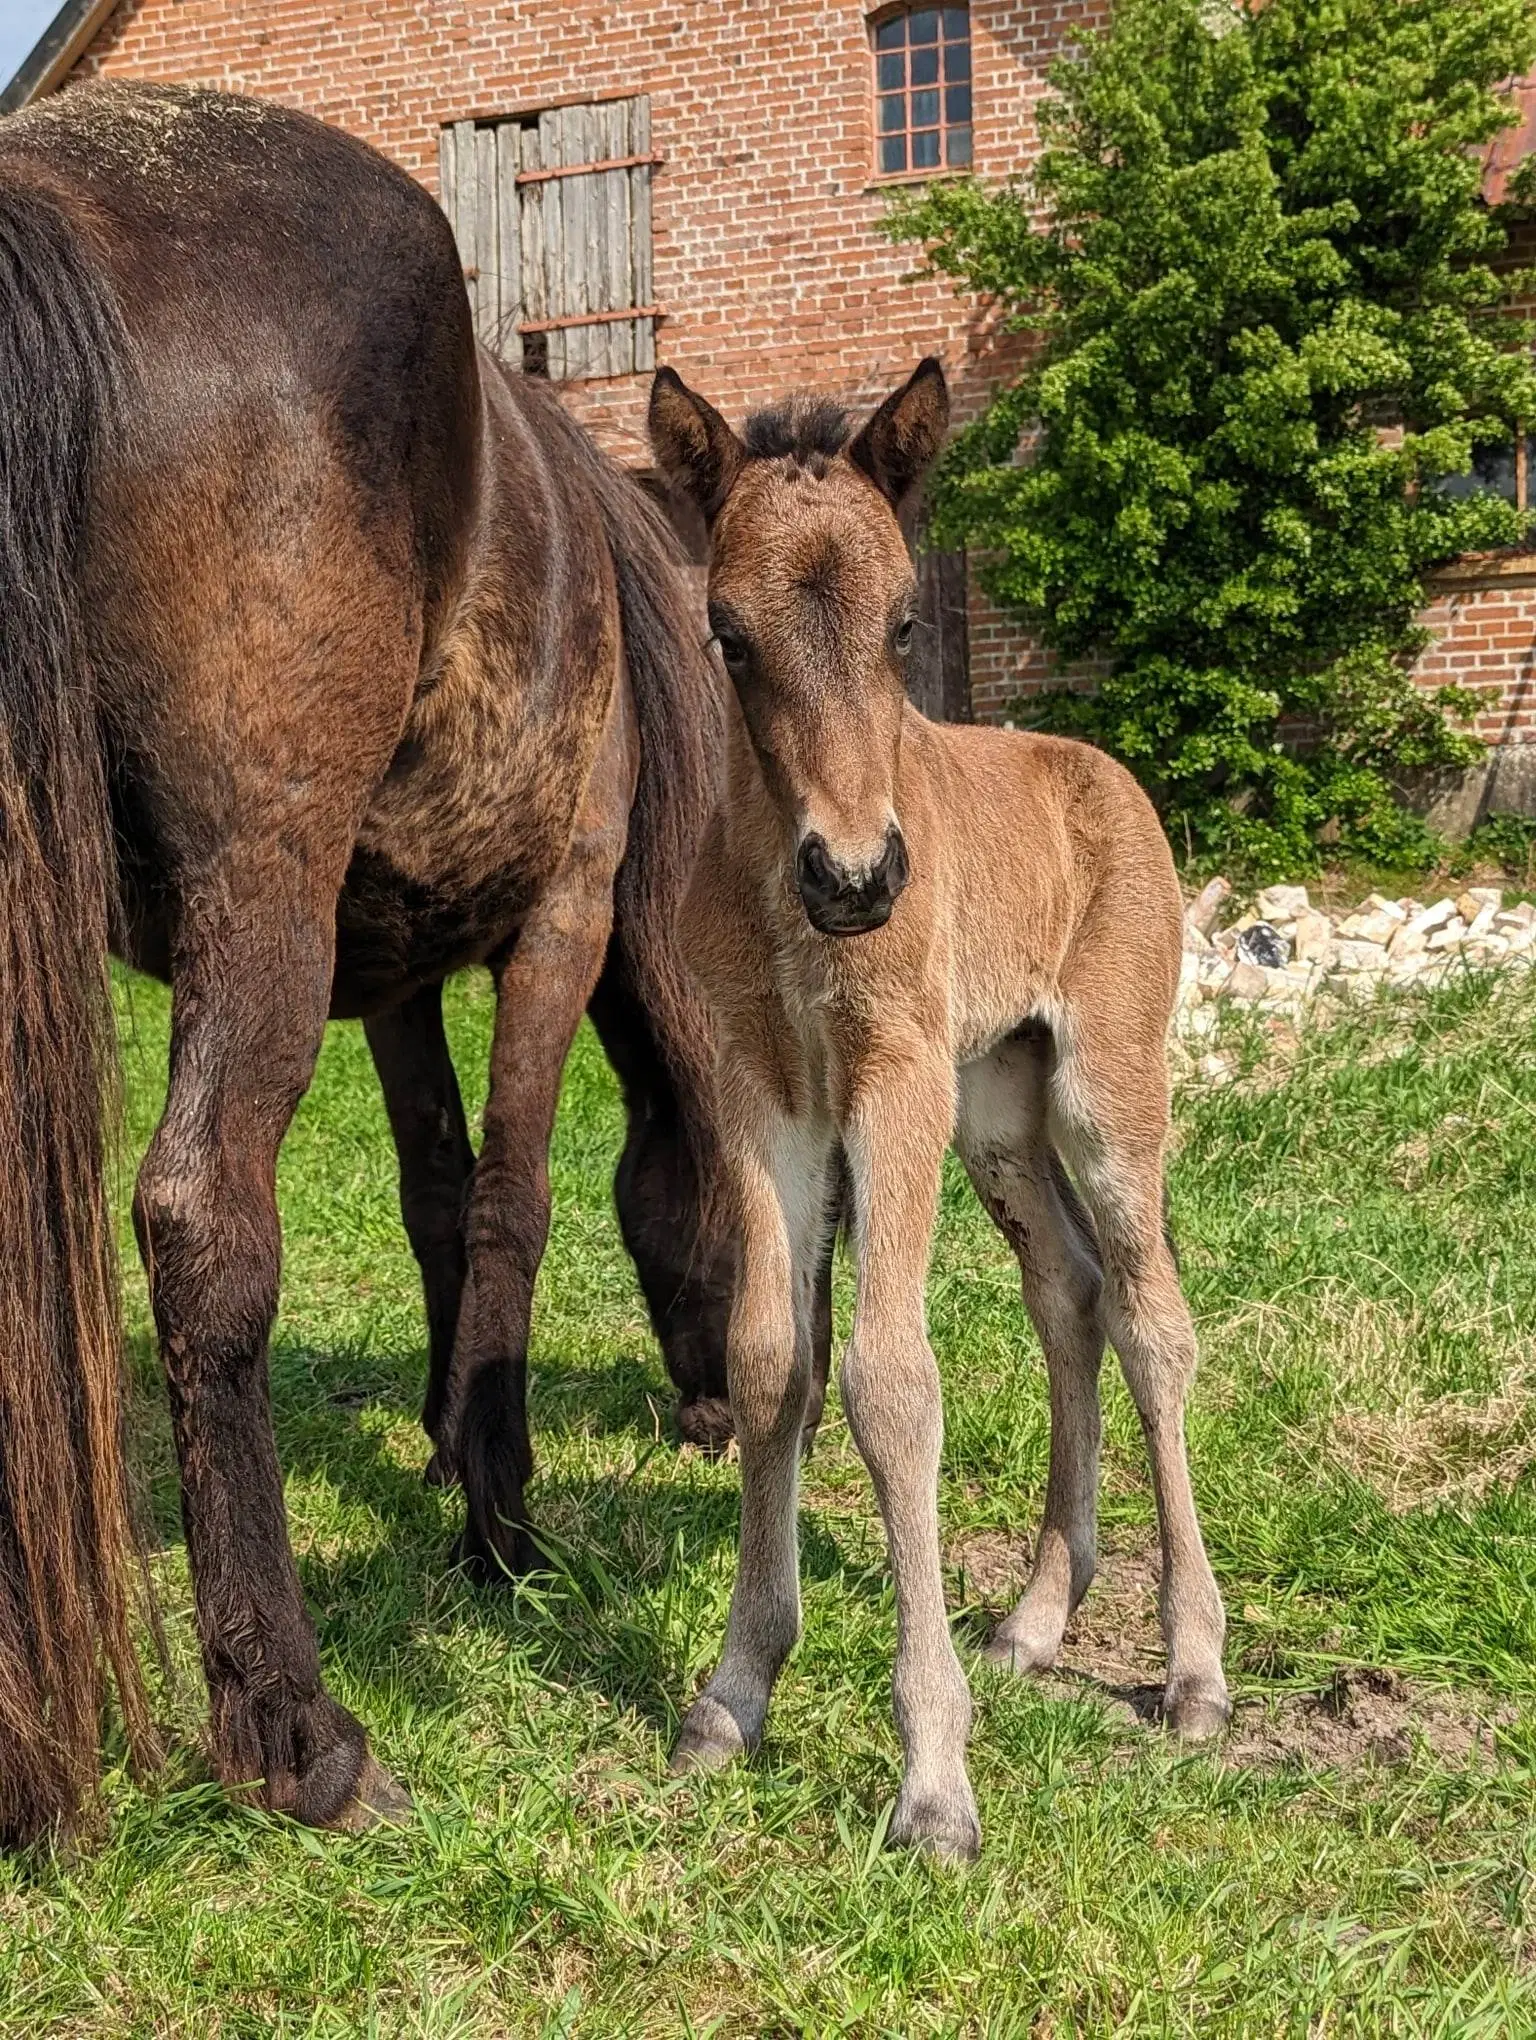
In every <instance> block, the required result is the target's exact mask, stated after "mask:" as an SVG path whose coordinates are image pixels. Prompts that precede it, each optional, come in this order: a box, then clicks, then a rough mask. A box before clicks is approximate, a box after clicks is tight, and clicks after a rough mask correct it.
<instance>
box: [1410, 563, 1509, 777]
mask: <svg viewBox="0 0 1536 2040" xmlns="http://www.w3.org/2000/svg"><path fill="white" fill-rule="evenodd" d="M1478 580H1479V576H1478V573H1477V570H1476V569H1475V568H1474V567H1473V566H1472V565H1471V563H1468V565H1467V566H1466V567H1463V568H1458V569H1456V570H1455V571H1454V573H1453V574H1451V575H1449V576H1444V577H1442V578H1441V581H1440V583H1439V585H1438V586H1437V587H1436V589H1435V599H1434V601H1433V602H1432V603H1431V605H1430V607H1429V608H1428V609H1426V610H1425V612H1424V619H1423V620H1424V623H1425V625H1426V626H1427V627H1428V628H1429V629H1430V630H1432V631H1433V632H1434V633H1435V638H1434V642H1433V643H1432V644H1431V645H1430V646H1429V647H1428V648H1427V649H1426V650H1425V651H1424V652H1423V654H1422V655H1421V656H1420V658H1419V662H1418V664H1417V666H1416V667H1415V669H1414V670H1415V673H1416V675H1417V677H1418V678H1419V679H1420V680H1421V681H1422V682H1423V683H1424V685H1425V686H1427V687H1443V686H1445V685H1446V684H1447V683H1448V682H1454V683H1455V684H1456V685H1457V686H1458V687H1468V688H1471V689H1472V690H1473V691H1474V692H1475V693H1477V694H1478V695H1479V696H1480V697H1481V700H1482V706H1481V708H1480V709H1479V712H1478V714H1477V717H1476V719H1475V723H1474V727H1475V729H1476V731H1477V734H1478V735H1479V736H1480V737H1482V738H1483V739H1484V741H1485V742H1487V743H1489V744H1529V743H1536V555H1529V554H1527V555H1523V556H1521V557H1520V558H1519V559H1515V560H1509V561H1504V562H1490V563H1489V565H1488V567H1487V568H1486V569H1485V570H1484V578H1483V579H1482V582H1481V585H1479V584H1478Z"/></svg>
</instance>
